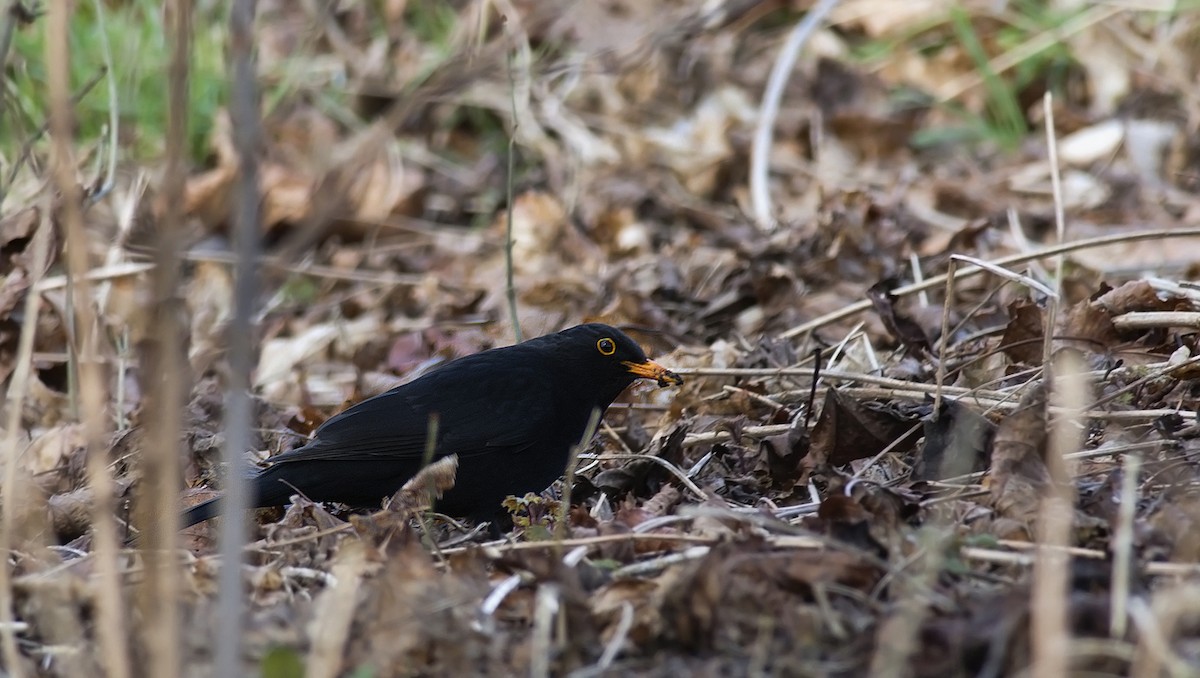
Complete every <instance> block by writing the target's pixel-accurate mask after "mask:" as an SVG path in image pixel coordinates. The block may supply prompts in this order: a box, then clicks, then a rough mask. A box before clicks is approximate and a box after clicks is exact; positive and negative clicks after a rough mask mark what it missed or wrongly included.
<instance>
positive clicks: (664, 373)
mask: <svg viewBox="0 0 1200 678" xmlns="http://www.w3.org/2000/svg"><path fill="white" fill-rule="evenodd" d="M621 364H622V365H624V366H625V368H626V369H628V370H629V373H630V374H634V375H637V376H639V377H641V378H642V379H653V380H654V381H657V382H658V385H659V386H663V387H666V386H679V385H680V384H682V383H683V377H681V376H679V375H678V374H675V373H674V372H672V371H671V370H668V369H667V368H665V367H663V366H662V365H659V364H658V363H656V362H654V361H653V360H647V361H646V362H643V363H635V362H630V361H628V360H626V361H623V362H622V363H621Z"/></svg>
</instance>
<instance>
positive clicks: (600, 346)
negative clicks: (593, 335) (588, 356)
mask: <svg viewBox="0 0 1200 678" xmlns="http://www.w3.org/2000/svg"><path fill="white" fill-rule="evenodd" d="M596 350H597V351H600V353H601V354H602V355H612V354H614V353H616V352H617V344H616V342H614V341H613V340H612V339H609V338H608V337H604V338H603V339H601V340H599V341H597V342H596Z"/></svg>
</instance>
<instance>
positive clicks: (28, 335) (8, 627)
mask: <svg viewBox="0 0 1200 678" xmlns="http://www.w3.org/2000/svg"><path fill="white" fill-rule="evenodd" d="M47 202H49V199H47ZM51 228H52V226H51V223H50V210H48V209H47V210H43V212H42V223H41V225H40V226H39V227H38V230H37V233H36V234H34V237H33V242H32V243H31V245H30V251H31V253H32V267H33V268H32V270H31V271H30V272H29V274H30V276H31V278H32V280H30V283H31V287H32V285H35V284H37V279H38V278H39V277H41V275H42V272H43V271H44V270H45V269H46V260H47V259H48V258H49V250H50V231H51ZM40 309H41V303H40V300H39V298H38V295H36V294H34V293H33V292H32V291H30V292H28V293H27V294H26V295H25V314H24V317H25V322H24V323H22V324H21V337H20V339H19V340H18V344H17V355H16V357H15V361H16V362H15V363H14V367H13V373H12V377H11V378H10V380H9V382H8V395H7V399H6V403H7V405H8V420H7V422H6V424H5V429H4V431H5V433H4V495H3V496H4V497H5V501H6V502H8V503H9V509H8V510H5V511H0V521H2V523H0V553H4V554H7V553H10V552H11V549H12V541H13V531H14V529H15V527H16V521H17V515H18V511H16V510H15V509H14V508H13V504H14V503H15V502H16V499H15V497H16V496H17V466H18V463H19V462H18V460H17V456H18V454H19V450H18V449H17V443H18V436H19V435H20V431H21V409H22V406H23V405H24V403H25V394H26V393H27V391H28V388H29V377H30V373H31V371H32V369H33V361H32V360H31V359H30V355H31V354H32V353H33V339H34V334H35V331H36V329H37V326H38V314H39V311H40ZM10 562H11V561H10V560H9V558H7V557H5V558H4V561H3V562H0V647H2V648H3V651H4V664H5V666H6V667H7V670H8V672H9V674H10V675H11V676H13V677H14V678H20V676H21V675H22V673H21V661H20V655H19V654H18V652H17V641H16V636H15V635H14V634H13V625H14V621H15V618H14V616H13V598H12V581H11V572H10V571H9V563H10Z"/></svg>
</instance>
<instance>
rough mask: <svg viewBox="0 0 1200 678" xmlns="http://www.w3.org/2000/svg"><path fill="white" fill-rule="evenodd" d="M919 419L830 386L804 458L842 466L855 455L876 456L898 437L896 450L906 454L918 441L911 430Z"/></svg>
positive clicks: (809, 463)
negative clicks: (899, 440)
mask: <svg viewBox="0 0 1200 678" xmlns="http://www.w3.org/2000/svg"><path fill="white" fill-rule="evenodd" d="M914 423H916V420H915V419H914V418H913V417H911V416H908V415H902V414H901V413H899V412H896V411H893V410H891V409H889V408H887V407H885V406H882V405H880V404H878V403H871V402H866V401H861V400H858V399H855V398H851V397H848V396H845V395H842V394H841V393H840V392H839V391H838V390H837V389H829V391H827V392H826V394H825V402H824V403H823V404H822V405H821V416H820V417H819V418H818V419H817V423H816V425H815V426H814V427H813V434H812V451H811V452H810V453H809V455H808V456H807V457H805V458H804V461H803V462H802V464H803V466H804V468H806V469H809V471H810V472H811V471H812V470H813V469H818V468H823V467H824V466H826V465H829V466H841V465H843V464H848V463H850V462H852V461H854V460H856V459H866V458H868V457H873V456H875V455H876V454H878V453H879V452H881V451H882V450H883V449H884V448H886V447H888V446H891V445H893V444H894V443H896V442H897V440H898V439H900V438H902V437H905V436H906V434H907V437H906V438H905V439H904V440H903V441H901V442H900V443H899V444H896V445H895V446H894V447H892V451H893V452H894V453H895V454H905V453H906V452H908V451H909V450H910V449H912V446H913V445H914V444H915V443H916V441H917V435H918V433H919V431H911V432H910V429H912V427H913V424H914Z"/></svg>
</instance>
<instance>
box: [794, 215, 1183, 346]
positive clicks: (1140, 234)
mask: <svg viewBox="0 0 1200 678" xmlns="http://www.w3.org/2000/svg"><path fill="white" fill-rule="evenodd" d="M1196 237H1200V228H1177V229H1156V230H1143V231H1135V232H1130V233H1119V234H1117V235H1106V236H1101V237H1098V238H1087V239H1084V240H1076V241H1075V242H1070V243H1063V244H1058V245H1054V246H1053V247H1047V248H1044V249H1041V250H1038V251H1037V252H1022V253H1020V254H1011V255H1009V256H1007V257H999V258H997V259H994V260H992V262H991V263H992V264H993V265H995V266H1009V265H1012V264H1021V263H1025V262H1028V261H1036V260H1038V259H1045V258H1048V257H1055V256H1058V255H1060V254H1068V253H1070V252H1078V251H1080V250H1088V249H1095V248H1097V247H1107V246H1108V245H1119V244H1122V243H1130V242H1141V241H1143V240H1170V239H1172V238H1196ZM983 272H984V270H983V269H982V268H979V267H978V266H969V267H965V268H960V269H958V271H957V273H956V274H955V278H957V279H960V280H961V279H962V278H969V277H971V276H975V275H979V274H980V273H983ZM945 283H946V276H945V274H942V275H935V276H933V277H931V278H926V279H925V281H924V282H922V283H920V284H913V285H904V286H902V287H897V288H896V289H894V290H892V294H894V295H897V296H903V295H906V294H913V293H915V292H920V291H921V290H928V289H933V288H934V287H937V286H938V285H944V284H945ZM869 310H871V302H870V301H857V302H854V303H853V304H848V305H846V306H843V307H842V308H840V309H838V310H836V311H832V312H830V313H826V314H825V315H823V316H821V317H819V318H814V319H812V320H810V321H808V322H806V323H802V324H800V325H797V326H795V327H793V328H791V329H789V330H787V331H785V332H783V333H782V334H781V335H780V336H781V337H783V338H784V339H790V338H792V337H796V336H799V335H801V334H804V333H806V332H812V331H814V330H817V329H820V328H822V327H824V326H825V325H828V324H830V323H835V322H837V321H839V320H841V319H843V318H848V317H850V316H852V315H854V314H856V313H862V312H863V311H869Z"/></svg>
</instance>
